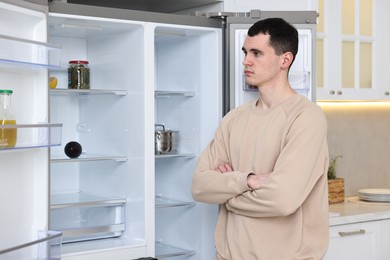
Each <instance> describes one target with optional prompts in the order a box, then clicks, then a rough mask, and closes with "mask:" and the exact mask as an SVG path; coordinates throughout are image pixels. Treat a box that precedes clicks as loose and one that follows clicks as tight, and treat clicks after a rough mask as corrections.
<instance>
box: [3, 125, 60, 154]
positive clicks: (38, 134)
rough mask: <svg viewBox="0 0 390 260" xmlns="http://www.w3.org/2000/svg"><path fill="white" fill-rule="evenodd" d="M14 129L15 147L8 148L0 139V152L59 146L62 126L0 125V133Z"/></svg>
mask: <svg viewBox="0 0 390 260" xmlns="http://www.w3.org/2000/svg"><path fill="white" fill-rule="evenodd" d="M15 128H16V145H15V146H13V147H8V146H7V144H5V143H4V142H2V140H1V139H0V151H3V150H17V149H27V148H42V147H51V146H59V145H61V131H62V124H16V125H0V133H2V132H6V131H7V129H8V130H9V129H15Z"/></svg>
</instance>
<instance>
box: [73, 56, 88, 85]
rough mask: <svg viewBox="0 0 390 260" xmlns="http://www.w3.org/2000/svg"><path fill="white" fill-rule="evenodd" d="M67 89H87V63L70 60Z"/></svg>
mask: <svg viewBox="0 0 390 260" xmlns="http://www.w3.org/2000/svg"><path fill="white" fill-rule="evenodd" d="M68 88H70V89H89V88H90V86H89V62H88V61H86V60H71V61H69V67H68Z"/></svg>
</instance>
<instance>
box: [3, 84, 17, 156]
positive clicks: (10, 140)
mask: <svg viewBox="0 0 390 260" xmlns="http://www.w3.org/2000/svg"><path fill="white" fill-rule="evenodd" d="M12 93H13V91H12V90H9V89H0V149H1V148H10V147H15V145H16V135H17V133H16V128H14V127H10V125H16V120H15V117H14V113H13V111H12V107H11V95H12Z"/></svg>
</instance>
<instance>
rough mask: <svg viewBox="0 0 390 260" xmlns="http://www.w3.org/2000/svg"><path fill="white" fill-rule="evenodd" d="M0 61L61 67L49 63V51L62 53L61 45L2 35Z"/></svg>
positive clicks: (11, 63) (18, 65)
mask: <svg viewBox="0 0 390 260" xmlns="http://www.w3.org/2000/svg"><path fill="white" fill-rule="evenodd" d="M0 46H1V48H0V63H1V64H4V65H11V66H16V67H30V68H53V69H54V68H59V67H60V66H59V64H51V63H49V58H48V57H49V52H53V51H56V52H58V53H60V50H61V46H58V45H55V44H51V43H45V42H38V41H33V40H27V39H23V38H17V37H12V36H7V35H0Z"/></svg>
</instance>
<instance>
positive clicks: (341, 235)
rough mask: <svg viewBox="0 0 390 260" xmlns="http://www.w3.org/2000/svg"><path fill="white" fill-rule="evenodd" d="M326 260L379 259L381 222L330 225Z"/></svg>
mask: <svg viewBox="0 0 390 260" xmlns="http://www.w3.org/2000/svg"><path fill="white" fill-rule="evenodd" d="M329 236H330V240H329V248H328V252H327V254H326V256H325V258H324V259H325V260H368V259H369V260H377V259H378V260H379V259H383V258H382V251H381V247H382V245H381V241H382V239H381V222H380V221H374V222H363V223H356V224H348V225H340V226H333V227H330V230H329Z"/></svg>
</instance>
